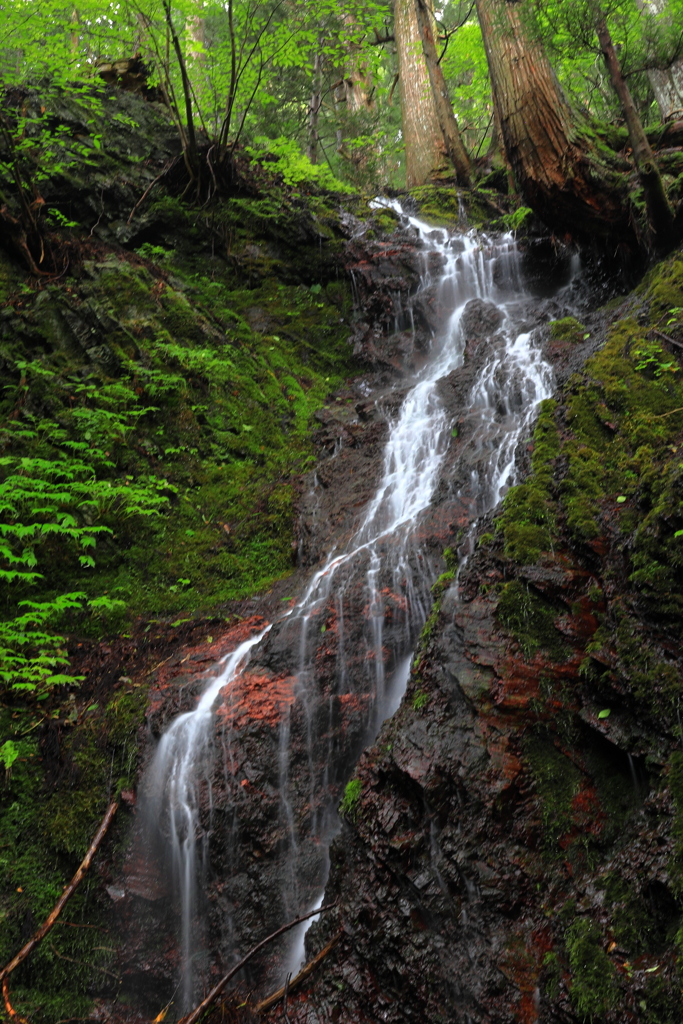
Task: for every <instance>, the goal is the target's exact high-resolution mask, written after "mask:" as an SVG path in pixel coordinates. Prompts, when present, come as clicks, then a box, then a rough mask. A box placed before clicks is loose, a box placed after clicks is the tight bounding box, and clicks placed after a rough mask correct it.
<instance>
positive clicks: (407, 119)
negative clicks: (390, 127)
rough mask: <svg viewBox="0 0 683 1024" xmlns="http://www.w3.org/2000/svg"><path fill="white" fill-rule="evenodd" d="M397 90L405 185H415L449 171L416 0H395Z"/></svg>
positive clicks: (409, 186) (410, 186) (441, 175)
mask: <svg viewBox="0 0 683 1024" xmlns="http://www.w3.org/2000/svg"><path fill="white" fill-rule="evenodd" d="M394 36H395V39H396V50H397V54H398V75H399V78H398V89H399V97H400V100H401V115H402V120H403V142H404V144H405V150H406V185H407V186H408V188H412V187H413V186H415V185H423V184H424V183H425V182H426V181H429V180H430V179H432V178H438V177H443V176H444V175H445V174H447V173H448V168H449V165H448V160H447V155H446V149H445V145H444V137H443V132H442V131H441V125H440V124H439V118H438V115H437V112H436V104H435V102H434V93H433V90H432V86H431V82H430V80H429V74H428V72H427V67H426V65H425V60H424V56H423V53H422V39H421V36H420V28H419V26H418V23H417V11H416V9H415V0H394Z"/></svg>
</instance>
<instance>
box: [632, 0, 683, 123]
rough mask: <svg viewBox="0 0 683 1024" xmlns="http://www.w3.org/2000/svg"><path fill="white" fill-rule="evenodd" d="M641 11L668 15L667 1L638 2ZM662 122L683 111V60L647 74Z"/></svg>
mask: <svg viewBox="0 0 683 1024" xmlns="http://www.w3.org/2000/svg"><path fill="white" fill-rule="evenodd" d="M636 6H637V7H638V9H639V10H641V11H644V12H647V13H651V14H663V15H666V14H667V3H666V0H647V3H646V2H645V0H636ZM647 77H648V78H649V80H650V86H651V87H652V91H653V93H654V94H655V100H656V101H657V106H658V107H659V113H660V114H661V117H662V121H668V120H669V118H670V117H672V116H673V115H674V114H675V113H680V112H681V111H683V60H681V59H680V58H679V59H677V60H674V61H673V62H672V63H671V64H670V65H669V67H668V68H650V70H649V71H648V73H647Z"/></svg>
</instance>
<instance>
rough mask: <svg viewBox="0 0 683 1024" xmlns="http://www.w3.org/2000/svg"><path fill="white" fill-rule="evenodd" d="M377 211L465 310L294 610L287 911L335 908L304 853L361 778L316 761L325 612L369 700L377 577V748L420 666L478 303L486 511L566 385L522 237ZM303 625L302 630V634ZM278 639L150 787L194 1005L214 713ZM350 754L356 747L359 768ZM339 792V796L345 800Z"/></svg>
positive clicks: (174, 735) (482, 501)
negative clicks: (400, 623) (354, 591)
mask: <svg viewBox="0 0 683 1024" xmlns="http://www.w3.org/2000/svg"><path fill="white" fill-rule="evenodd" d="M378 203H380V204H384V205H387V206H390V207H392V208H393V209H394V210H395V211H396V212H397V213H399V214H400V216H401V217H402V219H403V223H404V225H405V224H409V225H410V226H411V227H412V228H413V229H415V231H416V233H417V235H418V236H419V241H420V243H421V245H422V252H423V253H424V254H425V259H424V267H425V269H424V275H423V280H422V285H421V288H423V289H426V288H430V287H433V286H434V285H435V284H436V285H437V286H438V288H439V289H440V295H441V298H442V301H444V302H445V303H447V304H448V306H449V308H450V309H452V313H451V314H450V317H449V320H448V323H447V324H446V327H445V329H444V330H443V331H442V333H441V335H440V336H439V337H437V338H435V339H433V342H432V348H431V352H430V353H429V354H428V358H427V359H426V362H425V365H424V367H423V368H422V370H421V371H420V372H418V373H417V374H416V375H415V377H414V379H413V382H412V386H411V387H410V390H409V391H408V393H407V395H406V397H405V399H404V401H403V404H402V406H401V409H400V411H399V413H398V415H397V416H396V418H395V420H394V421H393V422H391V423H390V428H389V437H388V440H387V442H386V446H385V450H384V456H383V468H382V473H381V479H380V483H379V485H378V487H377V490H376V492H375V495H374V497H373V498H372V499H371V501H370V502H369V503H368V505H367V507H366V508H365V510H364V511H362V513H361V514H360V516H359V521H358V525H357V527H356V529H355V532H354V533H353V535H352V537H351V540H350V541H349V542H348V543H347V544H346V545H345V546H344V549H343V550H334V551H332V552H331V554H330V555H329V557H328V558H327V559H326V561H325V563H324V564H323V565H322V566H321V568H319V569H318V570H317V571H316V572H315V573H314V574H313V575H312V577H311V579H310V581H309V583H308V586H307V588H306V590H305V592H304V594H303V595H302V597H301V598H300V599H299V601H298V602H297V604H296V605H295V607H294V608H292V609H291V610H290V611H289V612H288V613H287V615H288V616H289V617H290V620H294V621H295V622H298V623H299V627H298V628H299V629H300V634H299V635H300V646H299V669H298V675H297V686H296V691H295V695H296V700H297V702H298V704H299V706H300V707H301V708H303V713H304V716H305V722H306V730H307V743H308V751H309V755H308V757H309V765H308V786H309V790H310V794H309V804H310V807H311V808H312V812H311V816H310V823H309V824H308V825H307V826H306V827H307V834H306V835H302V834H299V833H298V832H297V827H296V826H295V820H294V814H293V810H292V807H293V804H292V800H293V797H292V793H291V785H292V782H291V767H290V730H291V714H292V708H291V707H290V708H289V709H288V710H287V712H286V713H285V717H284V719H283V722H282V726H281V730H280V748H279V794H280V805H281V812H280V816H281V820H282V821H283V822H284V823H285V828H286V832H287V835H288V850H287V852H286V857H285V861H286V865H285V869H284V870H283V873H282V904H283V908H284V910H285V911H286V913H287V915H288V916H295V914H296V913H300V912H303V911H306V910H308V909H309V908H310V909H312V907H315V906H319V905H320V903H321V901H322V898H323V892H324V888H323V884H324V878H323V879H322V881H321V884H320V886H319V887H318V894H317V896H316V897H315V900H311V898H310V892H311V888H310V885H309V886H308V887H307V888H306V889H305V891H306V892H307V893H309V896H308V899H306V897H305V896H304V895H303V891H302V886H301V885H300V881H301V874H302V870H303V868H302V864H303V861H302V854H301V850H302V844H304V843H305V842H306V841H308V840H311V839H312V840H313V841H314V842H315V844H316V845H317V847H318V849H319V850H320V851H321V852H320V858H322V860H324V861H325V862H327V849H328V848H329V843H330V842H331V840H332V838H333V837H334V834H335V833H336V831H337V830H338V818H337V814H336V802H337V801H338V799H339V789H340V784H343V781H344V777H347V773H348V770H349V766H348V764H347V763H345V762H344V759H343V758H342V759H341V763H339V762H340V759H339V755H338V751H337V749H336V748H334V747H333V746H332V745H331V744H332V741H331V740H329V741H326V742H328V743H329V744H330V746H329V750H328V752H327V754H326V756H325V757H323V758H321V757H319V756H318V758H317V764H318V765H320V763H321V761H322V762H323V768H322V769H320V767H318V768H316V766H315V763H316V758H315V757H314V751H315V750H318V751H319V749H320V744H321V742H323V741H322V740H321V737H322V736H324V735H328V734H331V732H332V728H331V723H332V711H331V702H332V699H333V697H332V696H330V698H329V699H330V711H329V714H328V715H327V719H326V720H325V721H324V722H323V723H322V724H321V723H320V721H319V719H320V714H318V713H317V712H318V711H319V705H320V694H319V687H318V685H317V675H316V663H315V657H314V655H315V645H316V643H318V642H319V640H320V637H319V633H320V620H321V616H322V614H323V613H324V612H325V610H326V609H329V608H330V607H332V608H334V610H335V614H336V622H337V632H338V636H339V650H338V654H337V668H336V675H337V683H336V693H337V695H338V694H339V693H342V694H343V693H355V692H358V691H359V684H358V681H357V680H354V679H352V678H348V676H349V673H348V672H347V655H348V651H347V650H346V649H345V646H344V637H345V632H344V622H345V614H347V615H348V609H347V603H348V599H347V594H348V592H349V590H350V587H351V581H352V580H353V579H356V580H357V579H358V574H359V573H360V574H362V575H364V584H363V593H364V600H365V605H364V608H365V611H364V614H365V618H366V621H367V625H366V640H365V644H366V653H365V658H364V664H365V671H366V673H370V674H371V675H372V676H374V678H372V679H370V680H369V681H367V680H366V682H367V685H366V687H365V692H369V693H370V703H369V711H368V713H367V730H366V735H365V737H364V738H365V741H366V742H369V741H370V740H371V739H372V738H373V737H374V736H375V735H376V734H377V732H378V731H379V728H380V726H381V723H382V721H383V720H384V719H385V718H386V717H387V716H388V715H390V714H392V713H393V711H394V710H395V709H396V707H397V706H398V703H399V702H400V698H401V696H402V694H403V691H404V689H405V685H406V681H407V678H408V674H409V670H410V662H411V653H412V643H413V642H414V640H415V637H416V636H417V635H418V634H419V630H420V629H421V628H422V625H423V624H424V621H425V619H426V617H427V614H428V612H429V607H430V603H431V602H430V594H429V588H430V587H431V584H432V583H433V581H434V578H435V575H436V572H437V571H438V569H439V561H438V559H435V558H434V557H433V556H430V555H429V553H428V552H426V551H425V552H423V551H422V549H421V546H420V542H419V539H418V536H417V535H418V533H419V526H420V523H421V521H422V519H423V518H424V516H425V513H426V511H427V510H428V509H429V508H430V505H431V503H432V500H433V498H434V496H435V492H436V490H437V486H438V485H439V482H440V479H441V474H442V469H443V465H444V460H445V457H446V454H447V452H448V450H449V445H451V444H452V443H453V438H452V429H453V422H452V420H451V417H450V415H449V414H448V412H447V410H446V408H445V406H444V403H443V401H442V398H441V397H440V393H439V381H442V380H443V378H445V377H446V376H447V375H448V374H450V373H451V372H452V371H453V370H456V369H457V368H458V367H460V366H462V364H463V358H464V351H465V341H466V339H465V338H464V337H463V334H462V331H461V326H460V324H461V318H462V315H463V311H464V309H465V306H466V304H467V303H468V302H469V301H470V300H471V299H473V298H477V299H482V300H484V301H486V302H493V303H495V305H496V306H497V307H498V309H499V310H500V311H501V312H502V314H503V318H502V321H501V324H500V326H499V327H498V328H497V330H496V340H495V343H494V344H491V346H490V352H489V353H488V354H487V357H486V358H485V359H484V361H483V363H482V368H481V370H480V372H479V374H478V376H477V378H476V380H475V382H474V385H473V387H472V390H471V394H470V396H469V399H468V402H467V407H468V409H467V411H468V414H469V416H470V417H474V419H475V429H474V433H473V436H470V437H469V439H468V441H467V444H466V446H465V447H466V449H467V450H466V453H464V454H463V457H465V454H466V455H467V456H468V462H467V463H466V464H468V465H472V466H476V467H477V468H475V469H472V470H471V473H470V476H471V479H470V482H469V485H468V487H467V490H468V494H469V495H472V496H473V497H474V500H475V505H476V508H475V514H476V516H479V515H482V514H484V513H486V512H488V511H490V510H491V509H492V508H493V507H494V506H495V505H496V504H497V503H498V501H499V500H500V498H501V496H502V495H503V494H504V492H505V490H506V489H507V488H508V487H509V486H510V485H511V484H512V483H513V482H514V480H515V462H514V455H515V449H516V447H517V445H518V443H519V442H520V440H521V439H522V438H523V437H524V436H526V433H527V432H528V430H529V428H530V425H531V423H532V421H533V419H534V417H535V415H536V413H537V409H538V405H539V403H540V402H541V401H542V400H543V399H544V398H547V397H549V396H550V394H551V393H552V388H553V376H552V371H551V368H550V366H549V365H548V364H547V363H546V362H545V361H544V360H543V358H542V356H541V353H540V351H539V349H538V347H537V346H536V345H535V344H534V341H533V337H532V335H531V334H529V333H517V332H516V330H515V328H514V310H515V308H516V307H517V308H518V307H519V303H520V298H522V299H523V298H524V297H525V292H524V286H523V283H522V280H521V276H520V270H519V267H520V257H519V255H518V253H517V250H516V245H515V242H514V239H513V237H512V236H510V235H507V236H503V237H500V236H498V237H497V238H495V239H489V238H486V237H485V236H483V235H481V234H478V233H475V232H472V233H469V234H458V235H457V236H455V244H454V239H453V238H452V237H451V236H449V234H448V233H447V232H446V231H435V230H434V229H433V228H431V227H429V226H428V225H427V224H425V223H423V222H421V221H420V220H418V219H417V218H415V217H407V218H406V216H405V214H404V213H403V211H402V210H401V208H400V206H399V204H398V203H396V202H395V201H391V200H379V201H378ZM430 252H432V253H437V254H438V255H439V257H441V258H442V260H443V261H444V265H443V272H442V274H441V276H440V277H439V280H438V282H434V281H432V280H431V278H430V275H429V272H428V270H427V267H428V265H429V261H428V256H429V253H430ZM483 344H487V342H484V343H483ZM462 554H466V551H464V550H463V551H462ZM387 588H389V589H391V590H392V591H393V592H395V593H399V592H400V593H401V594H402V595H403V597H404V598H405V609H406V610H405V617H406V629H405V631H404V634H403V635H404V637H407V638H408V640H405V639H404V641H403V646H402V648H401V649H398V648H396V649H393V650H390V651H389V654H387V647H386V643H387V640H386V635H385V633H386V629H385V599H384V593H385V592H386V589H387ZM291 625H292V622H291V621H290V628H291ZM268 628H270V627H268ZM266 632H268V630H264V631H263V632H262V633H260V634H259V635H257V636H254V637H252V638H251V639H250V640H248V641H246V642H245V643H243V644H242V645H241V646H240V647H239V648H238V649H237V650H236V651H235V652H234V653H233V654H232V655H231V656H230V657H229V658H228V659H227V660H226V662H225V663H224V666H223V667H222V671H221V673H220V674H219V675H217V676H216V678H215V679H214V680H213V681H212V682H211V683H210V685H209V686H208V688H207V689H206V691H205V692H204V694H203V695H202V697H201V699H200V700H199V703H198V704H197V707H196V709H195V710H194V711H192V712H188V713H187V714H184V715H180V716H179V717H178V718H177V719H176V720H175V721H174V722H173V723H172V724H171V726H170V727H169V729H168V730H167V732H166V733H165V735H164V736H163V737H162V739H161V741H160V743H159V747H158V749H157V752H156V755H155V758H154V761H153V765H152V768H151V770H150V774H149V775H148V780H147V786H146V788H147V791H148V792H149V793H150V794H152V795H153V799H154V814H155V816H156V818H157V820H158V822H160V823H161V822H163V825H162V826H161V827H162V830H163V832H164V834H165V835H166V836H167V840H168V844H169V846H170V854H171V862H172V866H173V874H174V879H175V885H176V887H177V892H178V894H179V900H180V911H181V919H182V923H181V946H182V955H183V1005H184V1007H185V1008H188V1007H189V1006H191V1005H192V1003H193V1000H194V998H195V995H196V993H195V992H194V991H193V987H194V982H193V971H192V958H193V955H194V953H195V952H196V950H195V944H194V942H193V935H192V930H193V920H194V918H195V915H196V913H197V892H198V889H197V885H198V881H197V880H198V877H199V874H200V868H201V863H202V862H203V860H204V859H205V857H206V851H205V850H203V849H200V850H199V851H198V849H197V836H199V835H201V834H202V832H201V828H200V824H199V786H200V783H201V782H202V781H204V782H205V783H208V782H209V776H210V770H211V760H210V759H211V756H212V747H211V742H210V741H211V737H212V707H213V705H214V703H215V701H216V699H217V697H218V695H219V693H220V692H221V691H222V690H223V689H224V688H226V687H229V686H230V684H231V682H232V680H234V679H235V678H236V677H237V675H238V674H239V673H240V672H241V670H242V669H243V667H244V665H245V663H246V661H247V659H248V658H249V656H250V653H251V652H252V651H253V650H254V648H256V646H257V645H258V644H259V643H260V642H261V640H262V639H263V637H264V635H265V633H266ZM406 644H408V645H407V646H406ZM354 653H355V654H357V652H354ZM323 717H324V716H323ZM348 757H349V752H348V751H347V754H346V759H347V761H348ZM340 772H341V773H342V774H341V775H340ZM343 773H346V776H344V774H343ZM209 789H210V785H209ZM330 793H334V794H335V799H334V800H333V801H331V800H330V796H329V794H330ZM204 841H206V840H204ZM324 873H325V872H324V866H323V870H322V874H324ZM284 919H285V918H283V920H284ZM305 930H306V929H305V928H304V927H303V926H302V927H301V928H300V929H299V930H298V933H297V934H296V935H295V936H294V937H293V940H292V945H291V950H290V956H289V958H288V969H289V970H292V971H293V970H296V968H297V966H298V965H299V963H300V962H301V959H302V957H303V942H304V933H305Z"/></svg>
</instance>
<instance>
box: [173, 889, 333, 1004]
mask: <svg viewBox="0 0 683 1024" xmlns="http://www.w3.org/2000/svg"><path fill="white" fill-rule="evenodd" d="M336 906H337V904H336V902H335V903H329V904H328V905H327V906H326V907H319V908H318V910H309V912H308V913H307V914H302V915H301V917H295V918H294V920H293V921H290V922H289V924H283V925H282V927H281V928H278V930H277V931H276V932H272V933H271V934H270V935H268V936H267V937H266V938H265V939H262V940H261V942H259V943H258V944H257V945H256V946H254V947H253V949H250V950H249V952H248V953H247V954H246V956H243V957H242V959H241V960H240V961H239V963H237V964H235V966H234V967H231V968H230V970H229V971H228V973H227V974H225V975H224V976H223V977H222V978H221V980H220V981H219V982H218V984H216V985H214V987H213V988H212V989H211V991H210V992H209V994H208V996H205V998H204V999H202V1001H201V1003H200V1004H199V1006H196V1007H195V1008H194V1010H192V1011H191V1012H190V1013H188V1014H187V1016H185V1017H183V1018H182V1019H181V1020H179V1021H178V1024H197V1021H198V1020H199V1018H200V1017H201V1016H202V1014H203V1013H205V1012H206V1010H208V1009H209V1007H211V1006H213V1004H214V1003H215V1002H216V1000H217V999H218V997H219V995H220V994H221V992H222V991H223V989H224V988H225V986H226V985H227V984H228V982H229V981H230V979H231V978H234V976H235V975H236V974H237V973H238V971H241V970H242V968H243V967H244V965H245V964H246V963H247V962H248V961H249V960H251V958H252V957H253V956H255V955H256V953H258V951H259V950H260V949H263V947H264V946H267V945H268V943H269V942H272V941H273V939H277V938H278V937H279V936H280V935H284V933H285V932H288V931H289V930H290V928H295V927H296V925H298V924H301V922H302V921H307V920H308V918H309V917H315V916H316V914H324V913H325V912H326V911H327V910H332V908H333V907H336Z"/></svg>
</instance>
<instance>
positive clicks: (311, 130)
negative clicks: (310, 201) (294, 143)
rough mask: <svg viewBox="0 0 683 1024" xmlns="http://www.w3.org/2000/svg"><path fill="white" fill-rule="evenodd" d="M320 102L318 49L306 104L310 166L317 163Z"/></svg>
mask: <svg viewBox="0 0 683 1024" xmlns="http://www.w3.org/2000/svg"><path fill="white" fill-rule="evenodd" d="M319 46H320V47H321V48H322V40H319ZM322 102H323V97H322V54H321V52H320V49H319V50H318V51H317V52H316V55H315V57H314V59H313V80H312V87H311V98H310V100H309V104H308V159H309V160H310V161H311V163H312V164H317V162H318V141H319V138H320V134H319V130H318V125H319V118H320V108H321V106H322Z"/></svg>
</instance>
